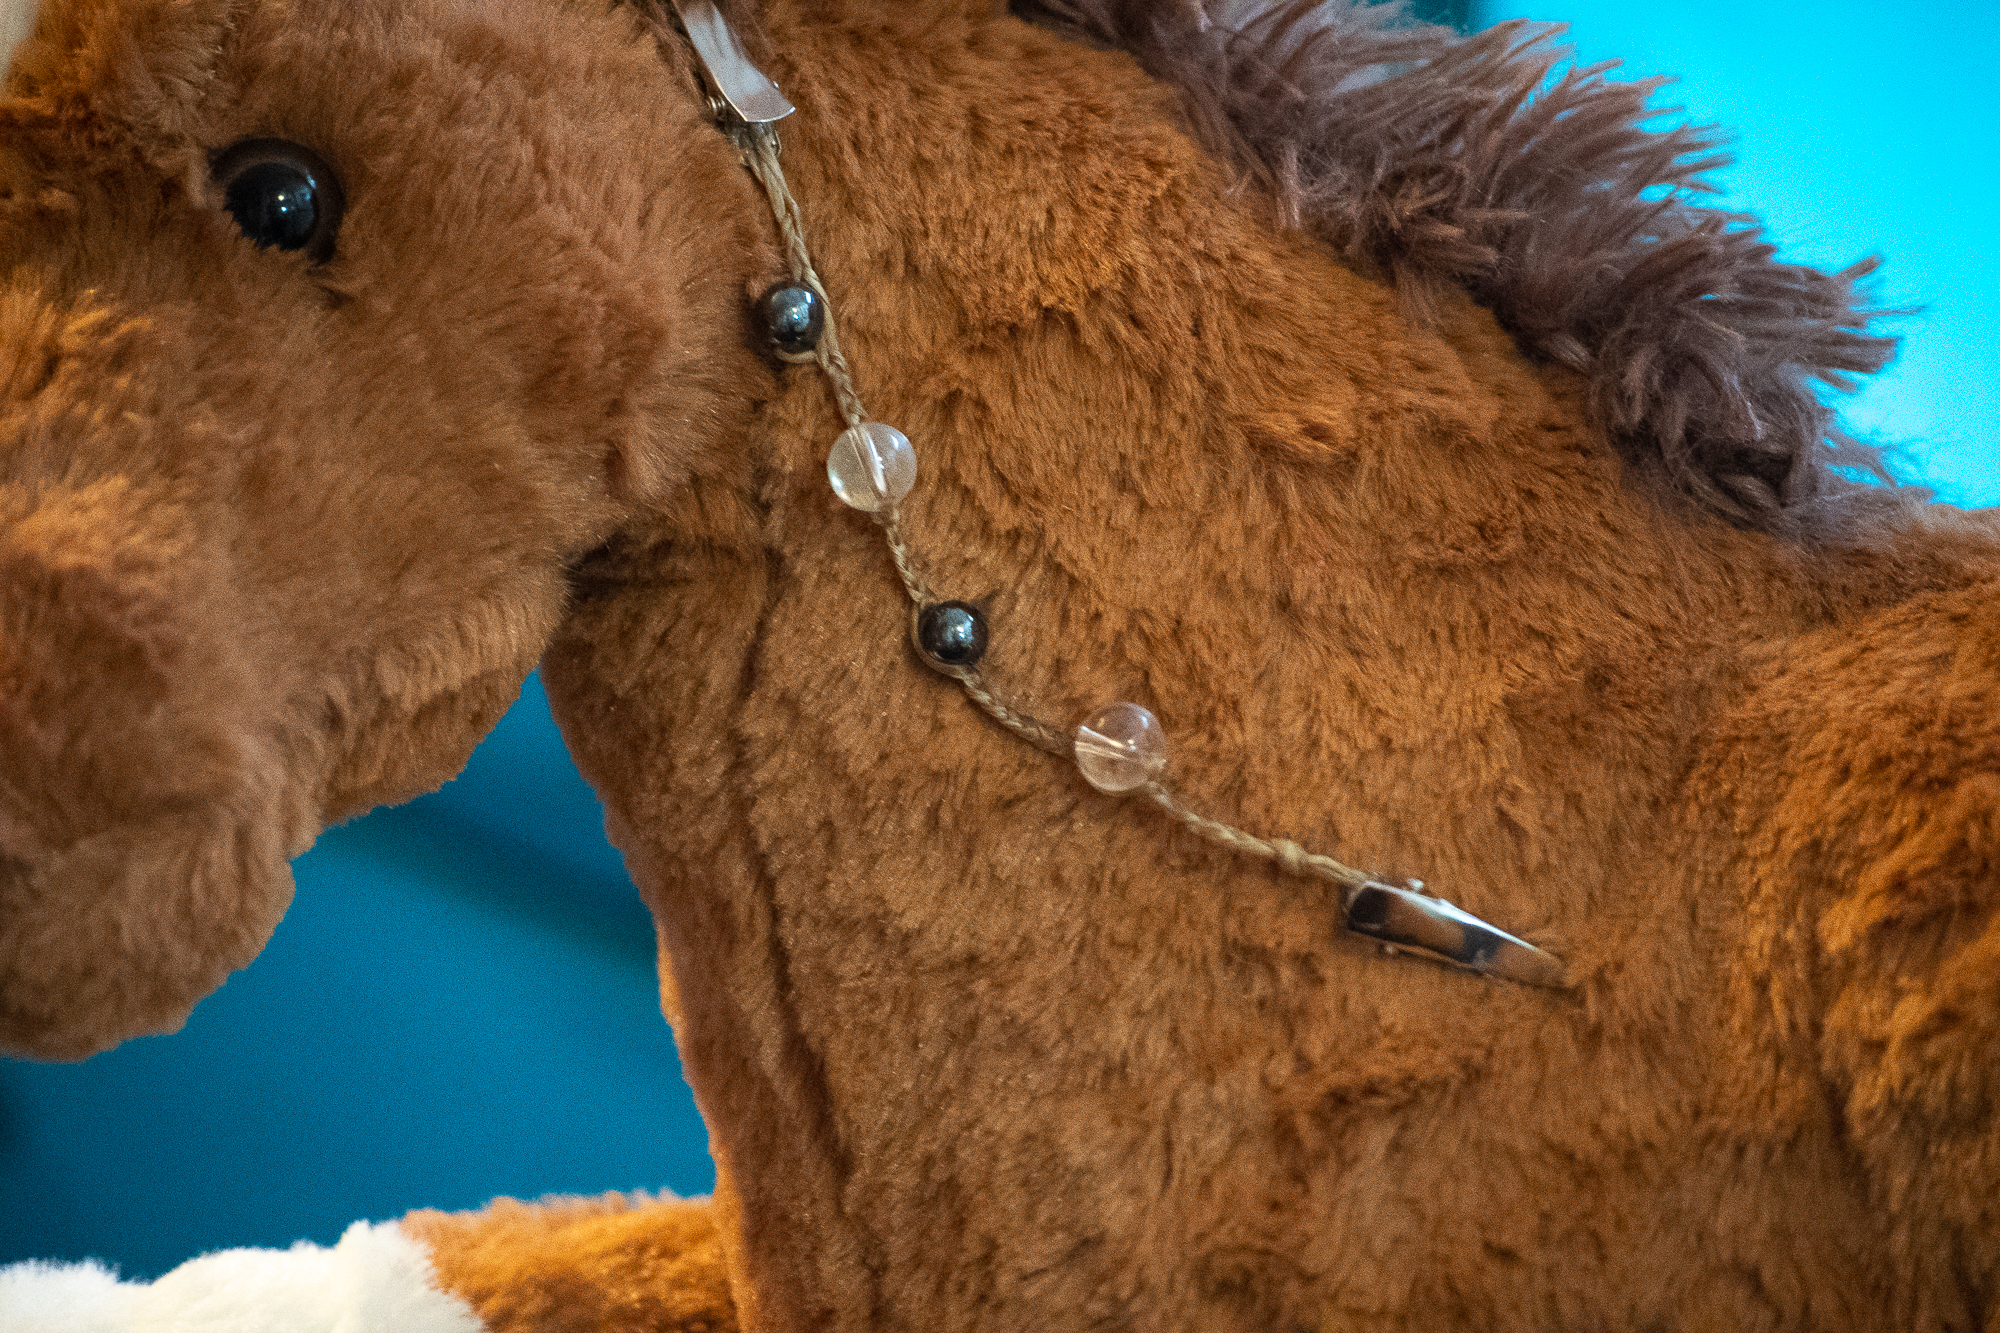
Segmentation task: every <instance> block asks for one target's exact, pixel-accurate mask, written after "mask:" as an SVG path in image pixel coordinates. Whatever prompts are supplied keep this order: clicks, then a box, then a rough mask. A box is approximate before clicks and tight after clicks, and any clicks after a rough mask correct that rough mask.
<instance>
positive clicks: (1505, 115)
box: [1013, 0, 1895, 534]
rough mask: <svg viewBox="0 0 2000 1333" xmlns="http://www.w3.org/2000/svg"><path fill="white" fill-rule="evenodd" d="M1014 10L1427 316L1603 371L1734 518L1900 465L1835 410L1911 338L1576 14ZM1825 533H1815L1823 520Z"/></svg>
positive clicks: (1125, 6)
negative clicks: (1431, 20) (1618, 62)
mask: <svg viewBox="0 0 2000 1333" xmlns="http://www.w3.org/2000/svg"><path fill="white" fill-rule="evenodd" d="M1013 10H1014V12H1015V13H1016V14H1018V15H1020V16H1022V17H1024V18H1028V19H1031V20H1033V21H1035V22H1039V23H1043V24H1046V25H1048V26H1051V27H1055V28H1058V29H1062V30H1064V31H1067V32H1070V33H1072V34H1073V35H1075V36H1078V37H1080V38H1082V39H1084V40H1087V41H1091V42H1095V43H1099V44H1102V45H1107V46H1114V47H1118V48H1120V49H1122V50H1125V51H1129V52H1130V53H1131V54H1132V55H1133V56H1134V57H1136V58H1137V59H1138V60H1139V62H1140V63H1141V64H1142V65H1143V66H1144V67H1145V68H1146V70H1147V72H1149V73H1151V74H1152V75H1153V76H1154V77H1155V78H1158V79H1161V80H1163V81H1165V82H1167V83H1169V84H1171V85H1173V86H1175V87H1178V88H1179V89H1180V90H1181V92H1182V104H1183V106H1184V107H1185V108H1186V114H1187V116H1188V120H1189V123H1190V125H1191V126H1192V128H1193V129H1194V131H1195V134H1196V135H1197V137H1198V138H1199V139H1200V140H1201V141H1202V142H1203V143H1204V144H1205V145H1206V146H1207V147H1208V148H1209V149H1210V150H1211V151H1213V152H1215V153H1217V154H1218V155H1219V156H1221V157H1222V158H1223V159H1224V160H1225V161H1228V162H1230V163H1232V164H1233V165H1234V166H1235V167H1236V169H1237V170H1238V171H1239V172H1241V173H1242V174H1243V176H1244V177H1245V178H1246V179H1248V180H1250V181H1253V182H1255V183H1256V184H1257V185H1259V186H1261V187H1262V188H1263V189H1265V190H1267V191H1269V193H1270V195H1271V197H1272V198H1273V199H1274V200H1275V201H1276V206H1277V209H1278V213H1279V217H1280V218H1281V220H1282V221H1283V222H1284V223H1285V224H1287V225H1290V226H1295V227H1302V228H1304V229H1305V230H1307V231H1308V232H1310V233H1311V234H1312V235H1314V236H1316V237H1318V238H1320V239H1321V240H1323V241H1325V242H1326V243H1327V244H1328V245H1330V246H1331V247H1333V249H1334V250H1335V251H1336V252H1337V253H1339V254H1340V255H1342V256H1343V257H1344V258H1345V259H1346V260H1347V261H1348V262H1349V263H1352V264H1355V265H1357V266H1359V267H1362V268H1364V269H1367V270H1372V271H1374V272H1376V273H1379V274H1380V275H1381V276H1383V277H1384V278H1386V279H1387V280H1389V281H1390V282H1391V283H1393V284H1394V285H1395V286H1396V287H1397V288H1398V289H1399V290H1400V292H1401V293H1402V294H1403V297H1404V299H1405V301H1406V303H1407V304H1408V306H1409V308H1410V309H1411V311H1412V313H1413V314H1415V315H1417V316H1418V317H1420V318H1421V317H1422V316H1423V315H1424V314H1425V313H1426V312H1427V311H1428V310H1429V309H1430V308H1431V306H1432V303H1433V302H1434V300H1435V297H1436V293H1437V290H1438V287H1439V285H1440V284H1442V283H1446V282H1456V283H1458V284H1461V285H1462V286H1463V287H1465V288H1466V289H1467V290H1468V291H1469V292H1470V293H1471V294H1472V296H1473V298H1474V299H1475V300H1477V301H1478V302H1479V303H1480V304H1482V305H1484V306H1486V307H1488V308H1489V309H1491V310H1492V311H1493V312H1494V314H1495V315H1496V316H1497V317H1498V318H1499V320H1500V322H1501V323H1502V324H1503V325H1504V326H1505V327H1506V328H1507V329H1508V330H1509V331H1510V332H1511V333H1512V334H1513V335H1514V337H1515V339H1516V340H1517V341H1518V342H1519V343H1520V345H1521V347H1522V349H1523V350H1524V351H1526V352H1527V353H1528V354H1529V355H1530V356H1533V357H1537V358H1540V359H1544V360H1548V361H1554V362H1558V363H1560V364H1562V365H1565V366H1569V367H1571V368H1572V369H1574V370H1577V371H1579V372H1581V373H1582V374H1584V375H1586V376H1587V377H1588V378H1589V382H1590V393H1591V405H1592V407H1593V409H1594V410H1595V411H1596V413H1597V414H1598V417H1599V419H1600V420H1601V422H1602V423H1603V425H1604V427H1605V428H1606V430H1607V431H1608V432H1609V433H1610V434H1611V436H1612V438H1613V439H1615V440H1616V441H1617V442H1618V444H1619V447H1620V448H1621V449H1622V450H1623V451H1624V453H1625V455H1626V457H1627V459H1628V460H1629V461H1631V462H1632V463H1634V464H1635V465H1637V467H1638V469H1639V470H1640V471H1641V473H1642V474H1648V475H1650V476H1651V477H1652V478H1654V479H1655V480H1658V481H1664V482H1665V483H1666V484H1667V486H1668V488H1669V489H1672V490H1677V491H1679V492H1681V493H1683V494H1686V495H1688V496H1691V497H1692V498H1694V499H1695V500H1697V501H1698V502H1700V503H1701V504H1703V505H1705V506H1706V507H1708V508H1710V509H1713V510H1714V511H1716V512H1718V513H1720V514H1722V515H1723V516H1724V517H1726V518H1728V519H1730V520H1731V521H1733V522H1736V523H1739V524H1742V525H1744V526H1748V527H1754V528H1759V529H1763V530H1766V531H1771V532H1776V533H1786V534H1798V533H1799V532H1800V531H1801V528H1802V522H1801V520H1802V519H1803V518H1804V517H1805V516H1806V515H1808V514H1811V515H1815V516H1830V514H1829V511H1834V510H1841V509H1846V508H1849V507H1851V506H1846V505H1839V504H1832V505H1829V504H1828V503H1827V502H1829V501H1837V500H1839V499H1841V498H1847V499H1856V498H1860V497H1858V496H1856V495H1854V494H1853V493H1852V492H1853V488H1854V483H1851V482H1848V481H1847V480H1845V479H1844V478H1842V477H1841V476H1840V475H1839V474H1838V473H1836V472H1834V471H1833V468H1834V467H1835V466H1836V465H1838V466H1846V467H1853V468H1859V469H1862V470H1865V471H1867V472H1869V473H1872V474H1873V475H1875V476H1876V477H1878V478H1880V479H1881V480H1883V481H1892V480H1893V478H1891V477H1890V476H1889V474H1888V472H1887V470H1886V469H1885V468H1884V467H1883V466H1882V463H1881V461H1880V458H1879V456H1878V454H1877V453H1876V451H1875V450H1873V449H1870V448H1868V447H1866V446H1863V445H1860V444H1858V443H1856V442H1855V441H1853V440H1851V439H1849V438H1848V437H1846V436H1845V435H1843V434H1842V433H1840V432H1839V431H1838V430H1837V429H1835V427H1834V423H1833V414H1832V413H1831V412H1830V411H1828V409H1827V408H1826V407H1825V406H1824V405H1823V404H1822V403H1821V402H1820V401H1819V398H1818V396H1817V395H1816V394H1815V393H1814V391H1813V382H1814V381H1818V382H1820V383H1823V384H1826V385H1829V386H1832V387H1833V388H1836V389H1840V390H1843V391H1846V390H1851V389H1853V388H1854V387H1855V383H1856V381H1855V378H1854V377H1855V376H1859V375H1866V374H1870V373H1872V372H1874V371H1877V370H1880V369H1881V368H1882V366H1883V364H1884V363H1885V362H1886V361H1887V360H1888V359H1889V357H1890V355H1891V354H1892V353H1893V352H1894V350H1895V340H1894V339H1893V338H1889V337H1885V336H1882V335H1879V334H1874V333H1871V332H1869V329H1868V324H1869V321H1870V320H1871V319H1872V318H1874V317H1875V316H1877V315H1879V314H1883V313H1887V312H1883V311H1877V310H1871V309H1867V308H1864V307H1863V305H1862V299H1861V298H1862V293H1861V292H1860V291H1859V290H1858V289H1857V284H1858V282H1859V281H1860V280H1861V279H1863V278H1865V277H1866V276H1867V275H1868V274H1870V273H1871V272H1873V271H1874V269H1875V268H1876V266H1877V264H1878V263H1879V260H1877V259H1874V258H1869V259H1864V260H1862V261H1861V262H1859V263H1857V264H1854V265H1853V266H1852V267H1849V268H1847V269H1844V270H1842V271H1841V272H1839V273H1823V272H1820V271H1819V270H1817V269H1813V268H1807V267H1804V266H1801V265H1797V264H1783V263H1779V262H1777V260H1776V258H1775V250H1776V247H1775V246H1773V245H1772V244H1770V243H1769V242H1767V241H1766V240H1764V239H1763V236H1762V233H1761V231H1760V229H1759V228H1758V226H1757V224H1756V220H1755V219H1754V218H1752V217H1749V216H1747V215H1744V214H1740V213H1728V212H1723V211H1720V210H1717V209H1712V208H1704V207H1701V206H1699V205H1698V204H1696V203H1695V202H1694V200H1695V198H1696V197H1698V196H1700V195H1702V194H1710V193H1713V192H1714V187H1713V186H1711V185H1709V184H1708V183H1706V182H1705V181H1704V180H1703V179H1702V177H1703V174H1704V173H1705V172H1708V171H1710V170H1712V169H1714V168H1716V167H1718V166H1721V165H1724V164H1725V163H1726V162H1727V161H1728V160H1729V159H1728V157H1727V156H1726V155H1724V154H1722V153H1720V152H1718V151H1716V150H1717V148H1718V145H1719V143H1720V137H1719V135H1718V133H1717V132H1716V131H1715V130H1714V129H1712V128H1695V127H1689V126H1680V127H1676V128H1673V129H1668V130H1664V131H1657V130H1649V129H1647V128H1646V124H1647V122H1649V121H1652V120H1656V119H1657V118H1658V117H1659V116H1660V115H1661V114H1662V113H1661V112H1659V111H1656V110H1651V109H1649V108H1648V107H1647V105H1646V103H1647V101H1648V99H1649V98H1650V97H1651V96H1652V94H1653V93H1654V92H1655V91H1656V90H1657V89H1658V88H1659V87H1660V86H1661V85H1662V84H1664V83H1666V82H1668V80H1666V79H1658V78H1656V79H1644V80H1638V81H1633V82H1612V81H1609V80H1607V79H1606V78H1605V77H1604V75H1605V73H1606V71H1607V70H1609V69H1611V68H1614V67H1615V62H1611V63H1607V64H1602V65H1594V66H1589V67H1586V68H1579V67H1575V66H1572V67H1571V68H1569V69H1567V70H1565V71H1563V73H1562V74H1561V75H1560V76H1557V77H1555V78H1553V79H1552V78H1551V74H1552V71H1554V69H1555V68H1556V66H1558V65H1560V64H1561V63H1562V62H1563V61H1565V60H1567V59H1568V58H1569V57H1570V49H1569V48H1568V47H1567V46H1564V45H1561V44H1559V43H1558V42H1556V41H1555V40H1554V38H1555V36H1556V35H1557V34H1559V33H1560V31H1561V29H1560V28H1559V27H1550V26H1547V25H1532V24H1529V23H1526V22H1522V21H1515V22H1511V23H1503V24H1500V25H1499V26H1497V27H1494V28H1492V29H1489V30H1487V31H1485V32H1481V33H1478V34H1475V35H1473V36H1470V37H1461V36H1460V35H1459V34H1457V33H1456V32H1454V31H1452V30H1451V29H1449V28H1442V27H1433V26H1431V25H1428V24H1411V23H1409V22H1408V21H1407V20H1406V19H1405V17H1404V6H1403V5H1402V4H1401V3H1394V4H1354V3H1349V2H1347V0H1208V2H1206V3H1204V0H1180V2H1179V3H1176V4H1173V5H1170V6H1164V7H1163V6H1161V5H1159V4H1156V3H1154V4H1148V3H1142V2H1141V0H1014V3H1013ZM1806 526H1814V527H1817V526H1818V525H1817V524H1811V525H1806Z"/></svg>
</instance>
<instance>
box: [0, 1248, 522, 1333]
mask: <svg viewBox="0 0 2000 1333" xmlns="http://www.w3.org/2000/svg"><path fill="white" fill-rule="evenodd" d="M483 1327H484V1326H483V1325H482V1324H481V1323H480V1322H479V1320H478V1318H477V1317H476V1316H474V1315H473V1313H472V1311H471V1309H470V1308H469V1307H468V1306H467V1305H466V1303H465V1302H464V1301H463V1300H462V1299H460V1298H459V1297H457V1296H451V1295H447V1294H445V1293H444V1292H442V1291H439V1290H438V1289H437V1287H436V1286H435V1285H434V1279H433V1275H432V1272H431V1264H430V1259H429V1258H428V1256H427V1255H426V1253H425V1251H424V1249H423V1247H422V1246H420V1245H419V1244H417V1242H416V1241H414V1240H412V1239H410V1238H409V1237H408V1236H407V1235H405V1234H404V1233H403V1231H402V1230H401V1229H400V1228H399V1227H397V1226H396V1225H395V1224H394V1223H392V1222H382V1223H374V1224H371V1223H368V1222H356V1223H355V1224H354V1225H353V1226H351V1227H349V1228H348V1229H347V1233H346V1234H345V1235H343V1236H342V1237H341V1238H340V1243H339V1244H337V1245H335V1246H333V1247H332V1248H331V1249H326V1248H322V1247H320V1246H318V1245H313V1244H310V1243H308V1242H306V1241H300V1242H299V1243H298V1244H297V1245H294V1246H292V1247H291V1248H290V1249H289V1250H249V1249H244V1250H220V1251H217V1252H216V1253H214V1254H208V1255H203V1256H202V1257H201V1258H199V1259H191V1260H189V1261H188V1262H187V1263H184V1264H182V1265H181V1266H180V1267H179V1268H176V1269H174V1270H173V1271H172V1272H170V1273H168V1274H166V1275H165V1276H164V1277H161V1278H160V1279H158V1280H157V1281H154V1282H120V1281H119V1280H118V1278H117V1276H116V1275H115V1274H114V1273H112V1272H111V1271H110V1270H108V1269H106V1268H104V1267H102V1266H101V1265H99V1264H97V1263H96V1262H95V1261H90V1260H86V1261H85V1262H83V1263H80V1264H45V1263H24V1264H14V1265H11V1266H9V1267H7V1268H0V1333H480V1330H481V1329H482V1328H483Z"/></svg>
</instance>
